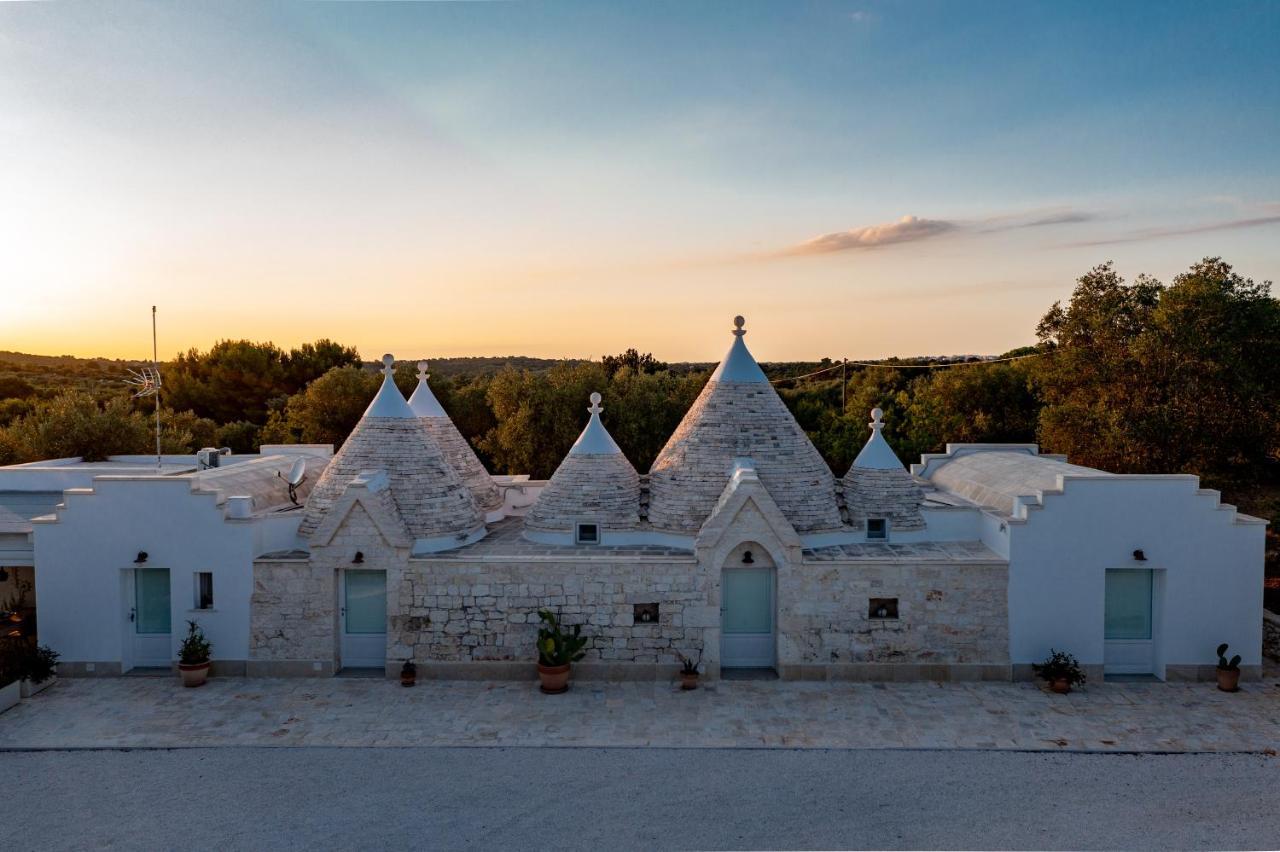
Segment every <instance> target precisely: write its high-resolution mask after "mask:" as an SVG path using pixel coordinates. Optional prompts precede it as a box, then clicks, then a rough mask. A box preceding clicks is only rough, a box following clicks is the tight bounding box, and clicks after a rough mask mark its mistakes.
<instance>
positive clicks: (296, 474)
mask: <svg viewBox="0 0 1280 852" xmlns="http://www.w3.org/2000/svg"><path fill="white" fill-rule="evenodd" d="M276 476H278V477H280V478H281V479H283V480H284V481H285V483H286V484H287V485H288V486H289V502H290V503H292V504H293V505H294V507H298V506H301V505H302V504H301V503H299V502H298V486H299V485H301V484H302V483H303V482H305V481H306V479H307V460H306V459H304V458H301V457H299V458H297V459H294V462H293V466H292V467H291V468H289V476H288V477H287V478H286V477H285V476H284V474H282V473H280V472H279V471H276Z"/></svg>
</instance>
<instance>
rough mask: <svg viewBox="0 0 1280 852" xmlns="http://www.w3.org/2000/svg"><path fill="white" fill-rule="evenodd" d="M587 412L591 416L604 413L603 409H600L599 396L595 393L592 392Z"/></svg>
mask: <svg viewBox="0 0 1280 852" xmlns="http://www.w3.org/2000/svg"><path fill="white" fill-rule="evenodd" d="M587 411H590V412H591V413H592V414H599V413H600V412H601V411H604V409H603V408H601V407H600V394H598V393H595V392H594V391H593V392H592V394H591V407H590V408H588V409H587Z"/></svg>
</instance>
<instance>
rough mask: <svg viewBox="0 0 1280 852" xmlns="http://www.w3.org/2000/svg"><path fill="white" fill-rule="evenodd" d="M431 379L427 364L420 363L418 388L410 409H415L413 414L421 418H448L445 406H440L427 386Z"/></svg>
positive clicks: (412, 398)
mask: <svg viewBox="0 0 1280 852" xmlns="http://www.w3.org/2000/svg"><path fill="white" fill-rule="evenodd" d="M429 378H431V374H430V373H428V372H427V362H426V361H419V362H418V386H417V387H416V388H414V389H413V395H412V396H410V397H409V407H410V408H412V409H413V413H414V414H416V415H417V416H419V417H448V416H449V415H448V414H446V413H445V410H444V406H442V405H441V404H440V400H438V399H436V395H435V394H434V393H432V392H431V388H430V387H428V385H427V379H429Z"/></svg>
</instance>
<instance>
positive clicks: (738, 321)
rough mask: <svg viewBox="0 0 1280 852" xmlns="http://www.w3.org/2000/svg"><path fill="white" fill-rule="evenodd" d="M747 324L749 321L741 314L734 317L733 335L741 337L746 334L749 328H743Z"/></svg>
mask: <svg viewBox="0 0 1280 852" xmlns="http://www.w3.org/2000/svg"><path fill="white" fill-rule="evenodd" d="M746 324H747V321H746V320H744V319H743V318H742V315H741V314H739V315H738V316H736V317H734V318H733V336H734V337H741V336H742V335H744V334H746V333H747V330H746V329H744V328H743V326H744V325H746Z"/></svg>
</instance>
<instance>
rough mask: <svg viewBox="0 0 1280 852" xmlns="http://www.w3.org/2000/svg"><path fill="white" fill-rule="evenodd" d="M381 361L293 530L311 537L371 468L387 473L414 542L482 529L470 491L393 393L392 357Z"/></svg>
mask: <svg viewBox="0 0 1280 852" xmlns="http://www.w3.org/2000/svg"><path fill="white" fill-rule="evenodd" d="M382 360H383V363H384V364H385V365H386V367H385V369H384V371H383V372H384V374H385V378H384V379H383V382H382V387H381V388H380V389H379V390H378V394H377V396H375V397H374V398H373V402H371V403H369V407H368V408H367V409H366V410H365V413H364V416H363V417H361V418H360V422H359V423H357V424H356V428H355V429H354V430H352V432H351V435H350V436H349V437H348V438H347V440H346V443H344V444H343V445H342V449H340V450H338V453H337V454H336V455H335V456H334V457H333V460H332V461H330V462H329V465H328V467H326V468H325V471H324V474H323V475H322V476H321V477H320V480H319V481H318V482H317V483H316V485H315V488H314V489H312V491H311V494H310V496H309V498H308V500H307V506H306V509H305V511H304V516H303V520H302V524H301V526H300V527H299V529H298V532H299V533H300V534H301V535H303V536H304V537H305V536H310V535H311V534H313V533H314V532H315V531H316V529H317V528H318V527H319V525H320V523H321V522H322V520H323V518H324V516H325V515H326V513H327V512H329V511H330V510H331V509H332V508H333V506H334V504H335V503H336V502H337V501H338V499H339V498H340V497H341V496H342V493H343V492H344V491H345V490H346V488H347V485H348V484H349V483H350V482H351V480H353V479H354V478H356V477H357V476H359V475H360V474H361V473H362V472H363V471H370V470H382V471H386V475H387V478H388V480H389V482H390V492H391V497H392V499H393V500H394V501H395V505H396V508H397V510H398V511H399V513H400V516H401V518H402V519H403V521H404V524H405V527H406V528H407V529H408V530H409V533H410V534H411V535H412V536H413V537H414V538H415V539H419V540H421V539H439V538H445V537H463V536H467V535H471V534H473V533H475V532H476V531H478V530H480V529H483V527H484V521H483V519H482V518H481V515H480V511H479V509H478V508H477V506H476V502H475V499H474V498H473V497H472V496H471V492H470V491H469V490H468V489H467V487H466V486H465V485H463V484H462V480H460V479H459V478H458V475H457V473H455V472H454V469H453V467H451V466H450V465H449V463H448V462H447V461H445V458H444V455H443V453H442V452H441V451H440V447H439V446H438V445H437V444H436V442H435V439H434V438H432V437H431V435H430V433H428V432H427V428H426V427H425V426H424V425H423V424H422V422H421V421H420V420H419V419H418V417H417V416H416V415H415V414H414V413H413V410H412V409H411V408H409V404H408V403H407V402H405V399H404V397H403V396H401V395H400V391H399V390H397V389H396V386H395V383H394V382H393V381H392V379H391V367H392V365H393V364H394V363H395V361H394V359H393V358H392V357H391V356H390V355H386V356H383V359H382Z"/></svg>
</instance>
